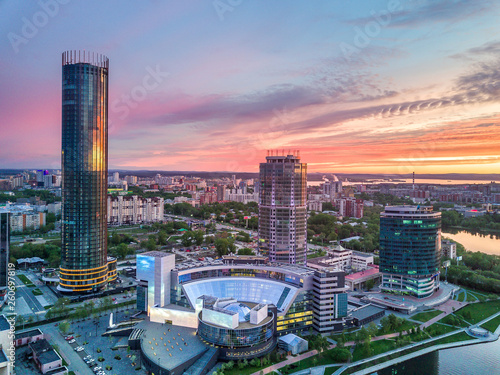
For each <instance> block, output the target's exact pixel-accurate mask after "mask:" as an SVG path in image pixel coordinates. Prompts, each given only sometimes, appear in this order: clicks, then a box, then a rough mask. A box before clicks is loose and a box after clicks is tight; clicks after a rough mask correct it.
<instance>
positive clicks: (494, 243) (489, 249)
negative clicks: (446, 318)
mask: <svg viewBox="0 0 500 375" xmlns="http://www.w3.org/2000/svg"><path fill="white" fill-rule="evenodd" d="M442 236H443V237H446V238H449V239H451V240H453V241H456V242H458V243H461V244H462V245H464V247H465V248H466V249H467V250H469V251H480V252H482V253H486V254H494V255H500V233H498V234H494V235H489V234H483V233H471V232H468V231H465V230H462V231H457V232H455V233H450V231H449V230H448V231H447V232H443V233H442ZM499 374H500V373H499Z"/></svg>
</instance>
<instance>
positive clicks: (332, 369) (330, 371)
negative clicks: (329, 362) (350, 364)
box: [323, 366, 340, 375]
mask: <svg viewBox="0 0 500 375" xmlns="http://www.w3.org/2000/svg"><path fill="white" fill-rule="evenodd" d="M339 368H340V366H332V367H327V368H325V372H324V373H323V375H332V374H333V373H334V372H335V371H337V370H338V369H339Z"/></svg>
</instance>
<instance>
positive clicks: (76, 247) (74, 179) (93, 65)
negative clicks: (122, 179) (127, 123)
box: [58, 51, 109, 292]
mask: <svg viewBox="0 0 500 375" xmlns="http://www.w3.org/2000/svg"><path fill="white" fill-rule="evenodd" d="M108 67H109V60H108V58H107V57H105V56H103V55H98V54H94V53H89V52H81V51H68V52H64V53H63V55H62V248H61V267H60V283H59V287H58V288H59V289H60V290H61V291H65V292H90V291H96V290H99V289H102V288H103V287H104V286H105V285H106V282H107V280H108V259H107V237H108V231H107V219H106V215H107V209H106V204H107V176H108Z"/></svg>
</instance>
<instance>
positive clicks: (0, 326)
mask: <svg viewBox="0 0 500 375" xmlns="http://www.w3.org/2000/svg"><path fill="white" fill-rule="evenodd" d="M9 329H10V323H9V321H8V320H7V318H6V317H5V315H0V331H7V330H9Z"/></svg>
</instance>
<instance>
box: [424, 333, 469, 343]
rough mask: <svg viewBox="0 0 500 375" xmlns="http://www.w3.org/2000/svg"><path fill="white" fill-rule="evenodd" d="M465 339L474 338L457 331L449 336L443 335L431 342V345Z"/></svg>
mask: <svg viewBox="0 0 500 375" xmlns="http://www.w3.org/2000/svg"><path fill="white" fill-rule="evenodd" d="M467 340H476V339H475V338H474V337H471V336H469V335H468V334H467V333H465V332H460V333H457V334H456V335H451V336H447V337H443V338H442V339H439V340H436V341H434V342H433V343H432V345H441V344H449V343H452V342H459V341H467Z"/></svg>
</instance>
